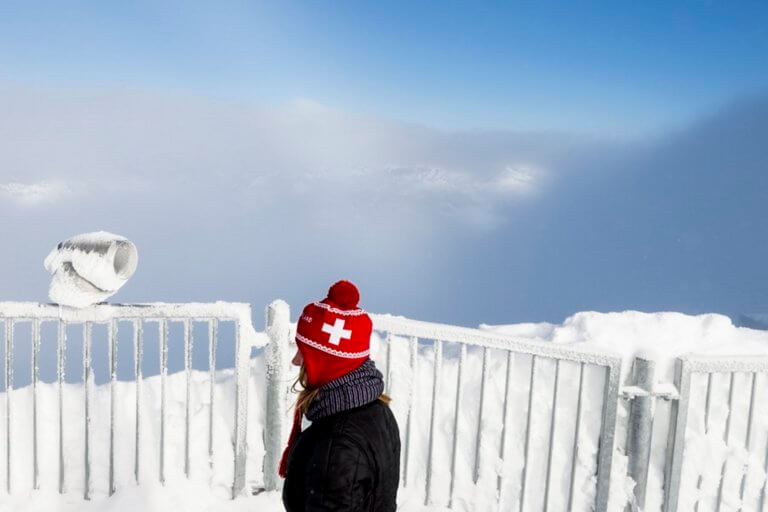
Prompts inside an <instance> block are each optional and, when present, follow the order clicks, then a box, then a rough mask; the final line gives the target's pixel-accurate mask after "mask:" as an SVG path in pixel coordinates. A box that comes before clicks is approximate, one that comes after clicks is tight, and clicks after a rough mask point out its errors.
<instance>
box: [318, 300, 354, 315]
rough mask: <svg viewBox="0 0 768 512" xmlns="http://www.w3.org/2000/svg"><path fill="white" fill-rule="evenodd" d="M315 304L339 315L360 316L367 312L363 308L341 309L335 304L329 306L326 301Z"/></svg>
mask: <svg viewBox="0 0 768 512" xmlns="http://www.w3.org/2000/svg"><path fill="white" fill-rule="evenodd" d="M315 306H317V307H319V308H323V309H327V310H328V311H330V312H331V313H336V314H337V315H341V316H360V315H364V314H365V311H364V310H362V309H352V310H349V311H347V310H344V309H339V308H335V307H333V306H329V305H328V304H326V303H325V302H315Z"/></svg>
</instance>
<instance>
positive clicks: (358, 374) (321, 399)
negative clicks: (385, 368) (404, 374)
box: [304, 359, 384, 421]
mask: <svg viewBox="0 0 768 512" xmlns="http://www.w3.org/2000/svg"><path fill="white" fill-rule="evenodd" d="M383 392H384V376H383V375H382V374H381V372H380V371H379V370H378V369H377V368H376V365H375V364H374V362H373V361H372V360H370V359H368V360H366V361H365V362H364V363H363V364H362V365H360V366H359V367H358V368H357V369H355V370H352V371H351V372H349V373H347V374H346V375H342V376H341V377H339V378H338V379H335V380H332V381H331V382H329V383H328V384H326V385H325V386H323V387H321V388H320V391H319V392H318V393H317V396H315V399H314V400H312V402H311V403H310V404H309V408H308V409H307V412H306V413H305V414H304V415H305V416H306V417H307V419H308V420H310V421H315V420H319V419H320V418H325V417H326V416H330V415H331V414H336V413H337V412H342V411H347V410H349V409H354V408H356V407H360V406H363V405H365V404H369V403H371V402H373V401H374V400H376V399H378V398H379V396H380V395H381V394H382V393H383Z"/></svg>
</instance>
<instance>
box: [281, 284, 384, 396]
mask: <svg viewBox="0 0 768 512" xmlns="http://www.w3.org/2000/svg"><path fill="white" fill-rule="evenodd" d="M359 300H360V293H359V292H358V291H357V287H356V286H355V285H354V284H352V283H351V282H349V281H339V282H337V283H335V284H334V285H333V286H331V288H330V290H328V297H326V298H325V299H323V300H322V301H320V302H313V303H310V304H307V305H306V306H305V307H304V311H302V313H301V317H300V318H299V322H298V324H297V326H296V345H297V346H298V348H299V350H300V351H301V355H302V356H303V357H304V367H305V368H306V370H307V384H308V385H309V387H310V388H319V387H322V386H324V385H325V384H327V383H329V382H330V381H332V380H334V379H338V378H339V377H341V376H342V375H345V374H347V373H349V372H351V371H352V370H354V369H356V368H357V367H359V366H360V365H361V364H363V363H364V362H365V360H366V359H368V354H369V348H370V344H371V329H372V323H371V319H370V317H369V316H368V314H367V313H366V312H365V311H363V310H362V309H360V308H358V307H357V302H358V301H359Z"/></svg>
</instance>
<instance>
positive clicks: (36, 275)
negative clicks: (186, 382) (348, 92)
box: [0, 87, 768, 324]
mask: <svg viewBox="0 0 768 512" xmlns="http://www.w3.org/2000/svg"><path fill="white" fill-rule="evenodd" d="M764 103H765V102H762V103H761V102H760V101H757V100H755V101H751V102H748V105H747V106H744V105H741V106H739V105H736V106H733V107H731V108H728V109H725V110H723V112H721V113H720V114H718V115H717V116H712V117H710V118H708V119H705V120H702V121H701V122H697V123H694V124H692V125H691V127H690V128H689V129H687V130H682V131H680V132H678V133H674V134H668V135H666V136H664V137H659V138H658V139H657V140H655V141H647V140H646V141H640V142H637V143H632V144H628V143H616V142H608V141H600V140H592V139H586V138H583V137H579V136H576V135H572V134H566V133H520V132H467V133H456V132H445V131H440V130H436V129H431V128H427V127H423V126H418V125H413V124H407V123H402V122H397V121H394V120H388V119H381V118H375V117H370V116H362V115H356V114H352V113H348V112H343V111H339V110H336V109H332V108H328V107H326V106H323V105H320V104H317V103H315V102H312V101H310V100H297V101H294V102H292V103H290V104H286V105H280V106H264V105H261V106H259V105H252V104H242V103H236V102H232V101H224V100H216V99H210V98H200V97H192V96H189V97H186V96H183V95H181V94H161V93H150V92H143V91H135V90H123V91H116V90H100V91H56V92H51V91H43V90H33V89H21V88H11V87H6V88H3V89H0V110H2V112H3V113H4V115H3V116H2V117H0V215H2V218H3V219H4V220H5V221H4V222H3V224H2V227H0V236H1V237H2V238H3V240H7V241H12V242H11V247H12V248H13V249H12V250H10V251H5V252H3V253H2V254H0V266H1V267H0V268H2V269H3V270H2V273H0V292H2V296H3V299H6V300H8V299H17V300H18V299H25V300H44V297H45V280H46V276H45V273H44V272H43V270H42V263H41V261H42V258H43V257H44V255H45V254H47V252H48V250H50V248H51V247H52V246H53V244H54V243H55V242H57V241H58V240H60V239H63V238H66V237H68V236H71V235H73V234H75V233H80V232H86V231H93V230H99V229H106V230H109V231H112V232H117V233H120V234H122V235H125V236H127V237H129V238H131V239H132V240H133V241H135V242H136V244H137V246H138V247H139V251H140V253H141V264H140V266H139V269H138V272H137V274H136V276H135V277H134V279H133V280H132V281H131V283H129V285H128V286H126V287H125V289H124V290H122V291H121V294H120V296H119V297H116V299H119V300H123V301H136V300H142V301H146V300H214V299H229V300H245V301H249V302H252V303H254V304H255V305H257V307H258V306H260V305H261V304H263V303H265V302H266V301H268V300H270V299H272V298H275V297H283V298H286V299H288V300H289V301H290V302H291V303H293V304H294V305H295V306H296V307H299V306H300V305H302V303H303V302H305V301H308V300H310V299H314V298H317V297H316V296H320V295H322V294H323V293H324V292H325V290H326V287H327V286H328V285H329V284H330V282H332V281H333V280H334V279H337V278H341V277H346V278H350V279H354V280H357V281H358V282H359V283H360V285H361V287H362V288H363V291H364V294H363V295H364V296H363V302H364V305H365V306H367V307H369V308H370V309H372V310H376V311H391V312H395V313H401V314H407V315H410V316H418V317H422V318H428V319H429V318H431V319H436V320H444V321H449V320H456V321H461V322H464V323H475V324H476V323H478V322H480V321H487V322H489V323H493V322H496V323H498V322H510V321H516V320H536V319H544V320H560V319H562V317H563V316H565V315H566V314H568V313H570V312H573V311H576V310H579V309H587V308H606V309H617V308H623V307H632V306H633V305H634V306H637V307H645V308H651V309H653V308H658V307H661V306H662V305H669V307H670V308H674V309H686V307H687V308H689V309H696V308H709V309H713V310H714V309H717V308H718V307H721V308H722V307H725V306H724V305H728V306H729V307H730V306H734V305H735V304H736V303H737V302H740V303H743V302H748V298H747V297H746V295H745V294H746V293H747V291H746V290H747V289H746V288H743V287H742V288H737V289H735V290H732V291H731V292H730V293H729V294H726V295H723V294H722V292H723V290H722V288H721V287H720V286H719V285H714V284H711V283H710V286H711V290H710V292H708V294H706V298H698V299H697V298H695V297H693V295H692V294H687V295H686V294H684V293H679V287H680V286H682V285H680V282H679V279H678V278H676V277H675V276H676V275H678V276H680V275H681V276H684V277H685V278H686V279H687V280H688V282H692V281H691V280H694V281H693V282H700V279H699V278H700V275H701V274H702V273H703V272H710V271H714V270H717V271H722V270H723V269H722V268H721V267H717V268H716V269H715V267H713V266H712V265H711V264H710V263H708V262H707V261H708V260H706V258H698V257H697V258H695V261H696V264H695V265H693V266H691V267H690V268H688V267H686V266H685V265H684V261H683V260H684V259H685V258H683V257H682V256H681V255H680V254H681V247H685V243H688V244H692V243H693V246H695V247H697V248H698V249H694V248H692V247H693V246H691V247H689V248H688V249H686V250H684V251H682V253H684V254H686V255H687V257H688V258H689V260H690V257H691V256H692V254H693V253H691V251H694V252H695V251H696V250H709V249H711V247H710V246H709V245H705V246H701V245H700V246H696V244H695V243H694V242H693V241H695V240H697V239H700V237H701V236H702V233H707V232H713V231H717V230H718V229H719V230H720V231H717V233H718V236H726V231H727V230H730V231H728V232H729V233H730V235H728V236H730V237H732V238H733V241H735V242H737V243H736V245H731V247H733V248H736V249H738V250H741V248H742V245H739V244H742V243H745V242H744V240H745V237H749V239H750V240H752V242H753V243H754V241H755V240H757V243H756V244H755V245H754V247H752V248H751V251H752V252H756V253H757V254H763V253H764V252H765V251H766V246H768V243H766V242H765V239H764V235H762V234H761V232H759V230H757V229H756V228H757V226H756V224H755V222H756V221H755V219H760V218H763V219H764V218H766V217H765V215H766V213H767V212H766V207H765V204H768V200H766V201H765V202H763V201H762V200H763V199H764V197H763V195H761V194H763V193H764V184H765V180H764V178H763V177H764V171H763V169H764V168H765V167H764V166H765V163H766V161H768V158H766V156H765V153H764V150H762V149H761V148H765V147H768V146H766V145H765V142H766V141H765V135H764V134H765V133H768V132H767V131H765V130H763V131H762V132H761V131H760V130H761V129H763V128H764V124H761V123H765V121H766V120H767V119H768V113H766V111H767V110H768V109H766V108H765V105H764ZM750 116H751V117H750ZM750 119H751V121H750ZM745 123H746V124H745ZM749 123H752V124H751V125H749ZM761 173H762V174H761ZM761 187H763V188H761ZM726 191H727V193H728V194H730V195H729V197H730V198H731V200H730V201H721V200H719V198H721V197H722V196H721V194H723V193H725V192H726ZM718 209H719V210H720V211H722V212H724V213H723V214H722V215H718V214H716V213H714V212H715V211H716V210H718ZM745 209H746V210H745ZM747 231H749V232H750V234H749V235H747V233H746V232H747ZM697 237H699V238H697ZM678 239H680V240H683V241H682V242H679V241H676V240H678ZM686 241H687V242H686ZM676 244H678V245H676ZM679 244H683V245H679ZM724 245H725V244H724ZM744 250H746V248H744ZM670 252H671V253H672V254H670ZM710 254H713V253H711V252H710ZM714 254H718V255H719V256H718V257H719V258H723V257H724V256H722V251H715V253H714ZM694 255H696V256H698V255H699V253H698V252H695V254H694ZM643 258H645V259H643ZM649 262H652V263H649ZM749 269H752V270H753V272H756V273H757V274H759V273H760V271H758V270H757V269H753V267H752V259H750V263H749V264H747V265H746V267H744V268H743V269H740V272H741V271H743V272H748V271H749ZM673 270H674V272H677V274H675V273H673ZM740 275H741V274H740ZM760 275H762V274H760ZM697 279H698V281H697ZM742 281H743V279H742ZM670 283H676V285H675V286H677V288H674V287H673V288H674V290H678V291H677V292H674V293H672V292H671V291H670V288H669V287H668V286H667V285H670ZM665 286H667V287H666V288H665ZM670 286H671V285H670ZM700 286H701V285H695V286H694V287H700ZM697 289H698V288H697ZM752 289H753V288H750V290H752ZM654 290H655V291H654ZM674 290H673V291H674ZM716 293H720V297H723V298H726V297H729V298H728V299H727V300H719V301H718V300H716ZM749 293H753V295H752V297H753V298H754V297H756V296H755V295H754V290H753V291H752V292H749ZM737 296H738V297H737ZM654 297H656V299H655V300H654ZM366 299H367V300H366ZM726 303H727V304H726ZM761 304H762V303H760V301H759V300H755V301H753V304H752V305H753V307H752V308H749V309H750V310H753V311H754V310H759V308H760V307H761ZM765 306H766V307H768V304H765ZM257 322H258V320H257Z"/></svg>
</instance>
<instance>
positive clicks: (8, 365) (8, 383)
mask: <svg viewBox="0 0 768 512" xmlns="http://www.w3.org/2000/svg"><path fill="white" fill-rule="evenodd" d="M12 391H13V320H12V319H10V318H6V319H5V456H6V457H5V489H6V491H8V494H11V475H12V473H11V468H12V465H13V464H12V458H11V392H12Z"/></svg>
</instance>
